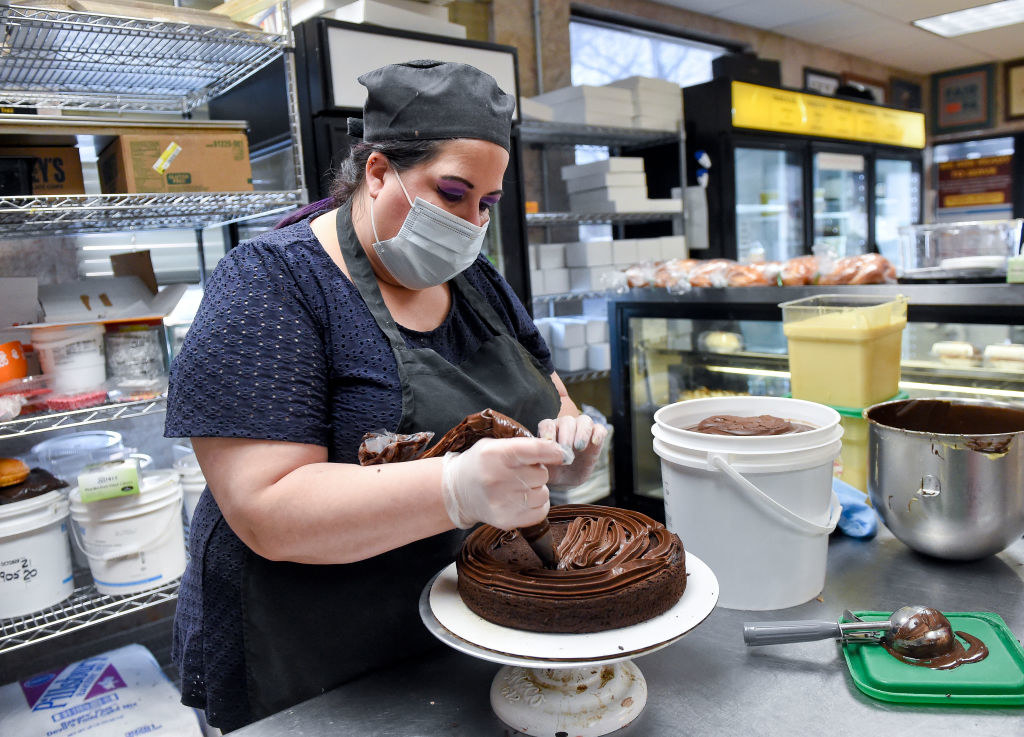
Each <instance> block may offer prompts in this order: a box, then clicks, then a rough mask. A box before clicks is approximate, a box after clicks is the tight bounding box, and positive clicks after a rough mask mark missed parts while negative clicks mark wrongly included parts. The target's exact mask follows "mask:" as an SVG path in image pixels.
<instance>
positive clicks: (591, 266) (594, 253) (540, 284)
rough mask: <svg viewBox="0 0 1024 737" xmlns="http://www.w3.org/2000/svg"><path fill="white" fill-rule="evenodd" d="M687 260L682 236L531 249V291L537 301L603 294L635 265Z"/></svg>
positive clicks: (562, 244)
mask: <svg viewBox="0 0 1024 737" xmlns="http://www.w3.org/2000/svg"><path fill="white" fill-rule="evenodd" d="M685 256H686V238H685V237H684V236H682V235H666V236H661V237H657V238H626V239H618V240H592V241H580V242H574V243H542V244H539V245H531V246H530V253H529V259H530V288H531V291H532V292H533V296H535V297H541V296H544V295H551V294H569V293H571V292H596V291H603V290H605V289H610V288H612V287H613V286H615V284H616V280H617V277H618V272H621V271H623V270H625V269H626V268H627V267H629V266H632V265H633V264H637V263H643V262H652V263H653V262H656V261H665V260H667V259H670V258H685ZM619 278H621V277H619Z"/></svg>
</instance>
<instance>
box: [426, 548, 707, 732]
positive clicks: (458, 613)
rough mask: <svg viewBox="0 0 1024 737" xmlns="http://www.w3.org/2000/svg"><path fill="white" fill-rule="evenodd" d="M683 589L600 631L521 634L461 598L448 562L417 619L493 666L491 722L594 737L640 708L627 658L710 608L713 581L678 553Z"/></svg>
mask: <svg viewBox="0 0 1024 737" xmlns="http://www.w3.org/2000/svg"><path fill="white" fill-rule="evenodd" d="M686 573H687V579H686V590H685V591H683V595H682V597H681V598H680V599H679V601H678V602H676V604H675V605H674V606H673V607H672V608H671V609H669V610H668V611H667V612H665V613H664V614H659V615H658V616H656V617H652V618H651V619H649V620H647V621H645V622H640V623H639V624H634V625H630V626H628V627H621V628H619V629H614V630H605V631H603V632H589V633H585V634H556V633H550V632H529V631H526V630H518V629H513V628H511V627H503V626H501V625H498V624H494V623H493V622H488V621H487V620H485V619H483V618H482V617H480V616H479V615H477V614H476V613H474V612H472V611H471V610H470V609H469V607H467V606H466V605H465V603H463V601H462V597H461V596H459V591H458V574H457V572H456V570H455V564H454V563H452V564H451V565H450V566H448V567H447V568H445V569H444V570H442V571H441V572H440V573H438V574H437V575H436V576H434V578H433V579H432V580H431V581H430V583H428V584H427V585H426V587H425V588H424V589H423V593H422V594H421V595H420V618H421V619H422V620H423V624H425V625H426V627H427V629H428V630H430V632H431V634H433V635H434V636H435V637H437V639H439V640H441V642H443V643H445V644H446V645H449V646H450V647H453V648H455V649H456V650H459V651H461V652H464V653H467V654H469V655H473V656H474V657H477V658H482V659H483V660H489V661H491V662H494V663H501V664H502V665H503V666H504V667H503V668H501V669H500V670H499V671H498V674H497V675H496V676H495V678H494V681H493V683H492V684H491V706H492V707H493V708H494V711H495V713H496V714H497V715H498V718H499V719H501V720H502V721H503V722H505V723H506V724H508V725H509V726H510V727H513V728H515V729H517V730H519V731H520V732H525V733H526V734H528V735H535V737H555V736H556V735H558V734H559V733H563V734H566V735H569V736H570V737H576V736H577V735H579V736H581V737H584V736H585V737H597V735H604V734H608V733H610V732H614V731H615V730H617V729H621V728H622V727H625V726H626V725H627V724H629V723H630V722H632V721H633V720H634V719H636V718H637V716H639V714H640V712H641V711H643V708H644V705H645V704H646V703H647V682H646V681H645V680H644V677H643V675H642V674H641V673H640V669H639V668H637V667H636V666H635V665H634V664H633V663H632V659H633V658H637V657H640V656H641V655H646V654H647V653H652V652H654V651H655V650H660V649H661V648H663V647H667V646H668V645H671V644H672V643H673V642H675V641H676V640H678V639H679V638H681V637H682V636H683V635H685V634H686V633H688V632H690V631H692V630H693V629H694V628H696V627H697V626H698V625H699V624H700V623H701V622H703V621H704V620H705V619H707V617H708V615H710V614H711V612H712V611H713V610H714V608H715V604H717V603H718V579H717V578H715V574H714V573H712V571H711V569H710V568H708V566H707V564H705V563H704V562H703V561H702V560H701V559H700V558H698V557H697V556H695V555H693V554H691V553H687V554H686Z"/></svg>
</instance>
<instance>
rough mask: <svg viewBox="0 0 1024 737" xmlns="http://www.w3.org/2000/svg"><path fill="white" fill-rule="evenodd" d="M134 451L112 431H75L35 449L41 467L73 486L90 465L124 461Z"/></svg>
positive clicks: (33, 447)
mask: <svg viewBox="0 0 1024 737" xmlns="http://www.w3.org/2000/svg"><path fill="white" fill-rule="evenodd" d="M130 452H131V450H130V449H128V448H125V447H124V445H123V443H122V439H121V433H119V432H114V431H112V430H87V431H83V432H72V433H68V434H66V435H58V436H56V437H53V438H49V439H47V440H44V441H43V442H41V443H36V444H35V445H33V446H32V454H33V455H34V456H35V458H36V460H37V461H38V463H39V465H40V466H42V467H44V468H46V469H48V470H49V471H50V472H51V473H52V474H53V475H54V476H57V477H59V478H62V479H64V480H65V481H67V482H69V483H71V484H74V483H75V482H76V478H77V476H78V474H79V472H80V471H81V470H82V469H83V468H85V467H86V466H88V465H89V464H90V463H102V462H103V461H112V460H120V459H121V458H125V457H126V456H127V455H128V454H129V453H130Z"/></svg>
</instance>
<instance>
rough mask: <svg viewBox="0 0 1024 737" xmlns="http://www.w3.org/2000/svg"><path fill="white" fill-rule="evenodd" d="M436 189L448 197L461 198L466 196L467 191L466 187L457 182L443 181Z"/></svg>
mask: <svg viewBox="0 0 1024 737" xmlns="http://www.w3.org/2000/svg"><path fill="white" fill-rule="evenodd" d="M437 188H438V189H439V190H441V192H443V193H444V194H446V195H448V196H450V197H462V196H463V195H464V194H466V190H467V187H466V185H464V184H460V183H458V182H446V181H443V180H442V181H440V182H438V183H437Z"/></svg>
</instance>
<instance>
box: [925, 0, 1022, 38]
mask: <svg viewBox="0 0 1024 737" xmlns="http://www.w3.org/2000/svg"><path fill="white" fill-rule="evenodd" d="M1021 22H1024V0H1002V1H1001V2H997V3H989V4H988V5H979V6H977V7H975V8H967V9H966V10H958V11H956V12H954V13H943V14H942V15H934V16H932V17H930V18H921V19H920V20H915V21H914V25H915V26H918V27H919V28H923V29H925V30H926V31H931V32H932V33H935V34H937V35H939V36H944V37H946V38H952V37H954V36H963V35H965V34H968V33H977V32H978V31H987V30H990V29H992V28H1002V27H1003V26H1010V25H1014V24H1015V23H1021Z"/></svg>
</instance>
